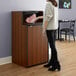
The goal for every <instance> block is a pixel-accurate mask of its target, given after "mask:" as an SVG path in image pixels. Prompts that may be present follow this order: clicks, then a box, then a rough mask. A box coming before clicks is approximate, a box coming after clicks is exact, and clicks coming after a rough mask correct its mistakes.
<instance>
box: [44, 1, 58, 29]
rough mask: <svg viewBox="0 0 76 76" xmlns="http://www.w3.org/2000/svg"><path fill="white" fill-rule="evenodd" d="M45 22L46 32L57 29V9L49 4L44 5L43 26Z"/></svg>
mask: <svg viewBox="0 0 76 76" xmlns="http://www.w3.org/2000/svg"><path fill="white" fill-rule="evenodd" d="M45 21H48V25H47V28H46V30H56V29H58V7H55V6H54V5H53V4H52V3H51V2H47V3H46V7H45V12H44V20H43V25H44V22H45Z"/></svg>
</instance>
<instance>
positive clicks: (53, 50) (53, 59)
mask: <svg viewBox="0 0 76 76" xmlns="http://www.w3.org/2000/svg"><path fill="white" fill-rule="evenodd" d="M46 34H47V38H48V42H49V44H50V48H51V59H50V61H49V63H48V64H50V65H52V66H53V67H55V68H57V66H58V67H60V64H59V61H58V56H57V50H56V46H55V39H56V31H55V30H47V31H46ZM53 69H54V68H53Z"/></svg>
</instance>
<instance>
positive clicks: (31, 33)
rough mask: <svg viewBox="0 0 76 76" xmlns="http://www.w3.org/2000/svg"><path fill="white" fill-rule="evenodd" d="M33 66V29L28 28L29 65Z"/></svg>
mask: <svg viewBox="0 0 76 76" xmlns="http://www.w3.org/2000/svg"><path fill="white" fill-rule="evenodd" d="M32 64H33V27H30V26H29V27H28V65H29V66H30V65H32Z"/></svg>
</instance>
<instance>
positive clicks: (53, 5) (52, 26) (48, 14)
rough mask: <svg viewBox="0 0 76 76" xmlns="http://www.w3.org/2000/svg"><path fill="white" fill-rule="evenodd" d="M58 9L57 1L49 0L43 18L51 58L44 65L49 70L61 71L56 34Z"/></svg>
mask: <svg viewBox="0 0 76 76" xmlns="http://www.w3.org/2000/svg"><path fill="white" fill-rule="evenodd" d="M57 9H58V8H57V2H56V1H55V0H47V4H46V9H45V15H44V19H43V20H44V24H43V33H44V32H45V31H46V35H47V39H48V42H49V45H50V48H51V59H50V60H49V62H48V63H47V64H45V65H44V67H49V69H48V70H49V71H55V70H58V71H60V63H59V60H58V57H57V50H56V46H55V35H56V30H57V29H58V15H57V14H58V12H57V11H56V10H57ZM56 12H57V13H56Z"/></svg>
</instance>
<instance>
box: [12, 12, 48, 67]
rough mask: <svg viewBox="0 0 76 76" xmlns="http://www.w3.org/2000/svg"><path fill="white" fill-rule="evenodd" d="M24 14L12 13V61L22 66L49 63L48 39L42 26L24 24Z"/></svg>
mask: <svg viewBox="0 0 76 76" xmlns="http://www.w3.org/2000/svg"><path fill="white" fill-rule="evenodd" d="M22 14H23V13H22V12H17V11H15V12H12V61H13V62H14V63H17V64H19V65H22V66H32V65H36V64H40V63H43V62H47V60H48V54H47V53H48V47H47V38H46V37H44V36H43V35H42V27H41V26H32V27H30V26H26V25H23V24H22Z"/></svg>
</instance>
